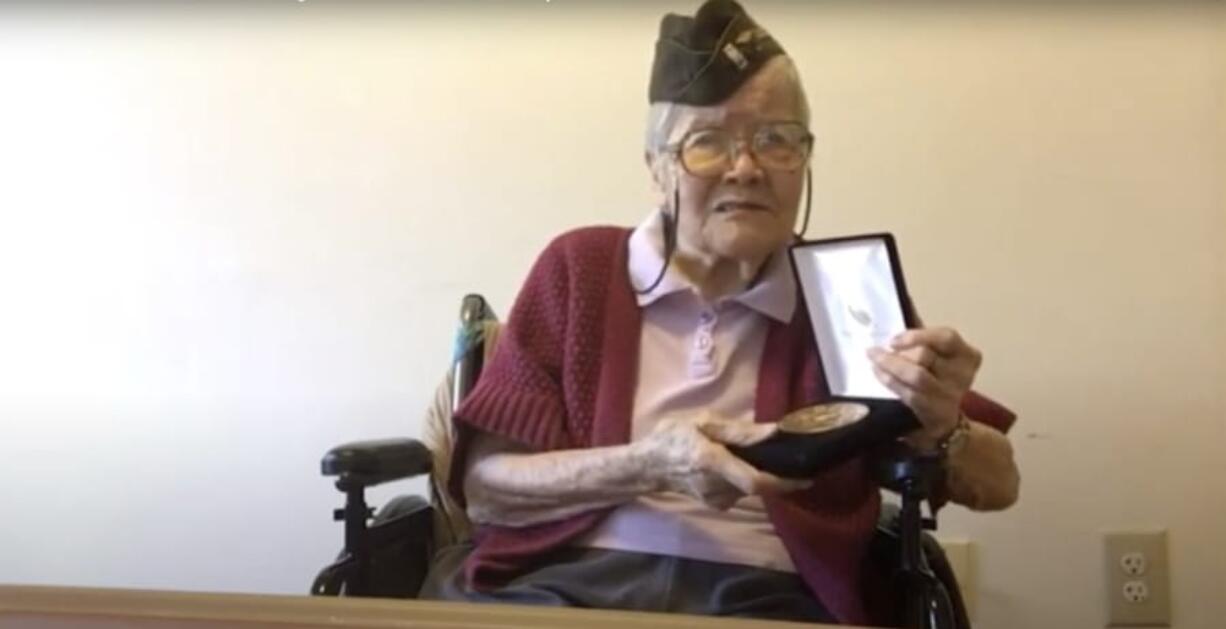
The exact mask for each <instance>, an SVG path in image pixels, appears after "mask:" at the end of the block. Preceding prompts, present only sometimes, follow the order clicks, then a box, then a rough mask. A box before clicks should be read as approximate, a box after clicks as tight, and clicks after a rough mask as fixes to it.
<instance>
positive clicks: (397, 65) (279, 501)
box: [0, 0, 1226, 629]
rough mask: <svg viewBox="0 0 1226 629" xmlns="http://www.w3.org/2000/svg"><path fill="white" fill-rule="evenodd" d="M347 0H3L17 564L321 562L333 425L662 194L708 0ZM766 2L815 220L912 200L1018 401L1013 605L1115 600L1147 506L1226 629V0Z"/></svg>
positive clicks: (889, 222)
mask: <svg viewBox="0 0 1226 629" xmlns="http://www.w3.org/2000/svg"><path fill="white" fill-rule="evenodd" d="M335 4H338V3H331V4H328V3H323V2H307V3H301V4H300V3H295V2H285V3H280V2H267V3H262V4H261V5H260V6H262V7H263V8H262V9H254V8H251V6H250V5H247V6H245V7H244V6H241V5H237V4H227V5H224V8H216V9H212V10H207V11H205V10H189V9H155V8H154V7H153V6H151V5H150V4H143V3H133V4H130V5H125V6H126V8H124V9H110V10H87V9H85V8H81V7H76V8H68V9H60V10H57V11H47V10H39V9H35V8H31V5H17V6H13V5H8V6H5V7H3V8H0V80H2V81H3V83H2V84H3V88H2V89H3V97H2V98H0V179H2V180H3V184H2V185H0V287H2V292H0V295H2V297H0V300H2V301H3V308H0V428H2V430H3V432H2V434H3V435H4V439H3V443H4V447H3V455H0V478H2V479H4V480H3V481H0V505H3V510H4V515H3V517H0V582H3V581H8V582H14V581H17V582H38V583H61V584H83V585H108V586H145V587H176V588H185V589H210V590H241V591H266V592H295V591H301V590H302V589H304V588H305V586H306V584H307V582H308V580H309V578H310V576H311V575H312V573H313V571H314V570H315V569H316V568H317V567H318V566H319V565H320V564H322V563H323V562H325V561H326V560H327V559H328V556H329V554H330V553H332V552H333V551H334V547H335V545H336V543H337V541H338V540H339V532H340V531H339V529H338V527H337V526H336V525H334V524H332V523H331V522H330V521H329V520H328V514H329V510H330V509H331V507H332V506H334V502H335V501H336V496H335V495H334V494H335V492H334V491H333V490H332V489H331V488H330V487H329V486H328V484H327V483H326V482H325V481H324V480H322V479H320V478H317V477H316V476H315V474H316V469H317V468H316V466H317V460H318V457H319V455H320V454H321V453H322V452H323V451H324V450H325V449H327V447H329V446H330V445H332V444H334V443H336V442H339V441H342V440H346V439H356V438H363V437H370V436H385V435H396V434H405V433H412V432H414V431H415V429H416V428H415V426H416V420H417V414H418V409H420V408H422V407H423V406H424V404H425V402H426V400H427V398H428V396H429V394H430V390H431V388H432V386H433V383H434V382H435V381H436V379H437V376H438V375H439V374H440V372H441V370H442V368H443V363H444V361H445V356H446V355H447V352H448V345H449V339H448V333H449V326H450V322H451V320H452V317H453V315H454V311H455V307H456V304H457V300H458V298H459V296H460V295H461V294H463V293H464V292H465V291H469V290H479V291H482V292H485V293H486V294H487V295H488V296H489V297H490V298H491V299H492V300H493V301H494V303H495V304H496V305H497V306H498V307H499V308H500V309H501V310H502V311H505V309H506V307H507V306H508V305H509V302H510V300H511V299H512V297H513V295H514V291H515V289H516V287H517V285H518V282H519V281H520V279H521V278H522V276H523V274H524V273H525V271H526V267H527V265H528V264H529V263H530V261H531V259H532V257H533V256H534V254H535V252H536V251H537V250H538V248H539V247H540V246H541V245H542V244H543V243H544V242H545V241H546V240H547V239H548V238H549V237H550V236H551V235H552V234H554V233H556V232H558V231H559V230H562V229H564V228H566V227H569V226H574V225H581V224H588V223H595V222H610V223H622V224H628V223H632V222H634V221H636V220H637V219H638V218H639V217H640V216H642V215H643V213H644V212H645V211H646V209H647V208H646V205H645V203H646V202H647V199H648V194H647V185H646V184H647V180H646V176H645V173H644V171H643V169H642V167H641V162H640V157H639V156H640V150H641V145H640V143H641V135H642V134H641V125H642V120H643V114H644V99H645V96H644V92H645V88H644V81H645V74H646V69H647V65H648V63H649V54H650V44H651V40H652V37H653V35H654V28H655V20H656V19H657V18H658V15H659V13H660V12H661V11H662V10H664V9H665V8H670V7H671V8H676V9H687V8H690V7H691V6H692V5H691V3H689V2H684V3H677V2H667V3H650V4H649V3H628V4H625V5H622V6H620V7H619V8H616V9H613V8H611V7H610V5H605V4H599V3H587V4H583V3H578V2H563V1H558V0H555V1H554V2H552V3H543V2H526V1H525V2H515V3H510V2H507V3H492V2H487V3H483V4H481V5H479V6H477V5H474V4H461V3H453V4H451V5H446V4H444V3H434V4H429V5H420V4H419V5H416V6H412V7H405V8H401V9H398V10H397V9H391V8H379V7H378V6H377V5H374V4H364V5H361V7H360V8H354V7H353V6H350V7H349V8H347V9H336V8H334V7H333V5H335ZM750 6H751V8H753V9H754V10H755V12H756V13H757V14H758V17H759V19H760V21H761V22H763V23H764V24H765V25H766V26H768V27H770V28H771V29H772V30H773V31H775V32H776V34H777V36H778V37H779V39H780V40H781V41H783V42H784V44H785V45H786V46H787V47H788V49H789V50H790V51H791V52H792V54H793V55H794V56H795V57H796V58H797V61H798V63H799V66H800V68H801V70H802V73H803V76H804V80H805V82H806V85H807V87H808V90H809V93H810V98H811V100H812V103H813V107H814V119H815V129H814V132H815V134H816V135H817V137H818V149H817V155H816V157H815V164H814V174H815V177H816V179H817V189H816V193H815V209H816V216H815V220H814V224H813V226H812V227H811V233H813V234H842V233H849V232H857V231H864V230H870V229H872V230H878V229H888V230H891V231H894V232H895V233H896V234H897V235H898V237H899V240H900V245H901V248H902V253H903V259H904V264H905V268H906V271H907V275H908V280H909V283H910V284H911V285H912V288H913V291H914V293H915V294H916V297H917V300H918V302H919V305H920V307H921V309H922V311H923V312H924V314H925V317H926V318H927V319H928V320H929V321H930V322H942V323H951V324H954V325H956V326H958V327H959V328H960V329H962V330H963V331H964V332H965V334H966V336H968V337H969V338H970V339H972V340H973V341H974V342H976V343H977V344H979V345H980V346H981V347H982V348H983V349H984V350H985V352H986V354H987V357H988V359H987V363H986V366H985V369H984V371H983V373H982V377H981V383H982V388H983V389H985V390H987V391H988V392H990V393H992V394H994V395H996V396H997V397H999V398H1001V399H1003V400H1006V401H1007V402H1009V403H1010V404H1011V405H1013V406H1014V407H1015V408H1016V409H1017V410H1018V411H1019V412H1020V413H1021V415H1022V423H1021V424H1019V426H1018V428H1017V430H1016V431H1015V433H1014V441H1015V443H1016V445H1017V450H1018V458H1019V460H1020V462H1021V465H1022V468H1023V475H1024V483H1023V497H1022V501H1021V503H1020V504H1019V505H1018V506H1017V507H1016V508H1015V509H1013V510H1012V511H1010V512H1007V513H1004V514H999V515H975V514H969V513H966V512H964V511H960V510H957V509H950V510H949V511H947V512H945V514H944V520H943V525H944V530H945V531H946V532H947V533H949V534H951V535H955V536H960V537H968V538H970V539H972V540H974V541H975V542H976V543H977V544H978V545H979V553H978V556H979V566H978V568H979V569H978V579H977V582H978V589H979V592H980V595H979V618H980V621H981V626H984V627H989V628H998V627H999V628H1004V629H1012V628H1016V629H1021V628H1029V627H1070V628H1073V627H1076V628H1089V627H1098V626H1101V625H1102V615H1101V608H1102V607H1103V604H1102V597H1103V594H1102V585H1101V575H1100V569H1101V568H1100V564H1101V559H1100V554H1099V553H1100V547H1101V543H1100V539H1099V533H1100V531H1101V530H1103V529H1110V528H1126V527H1131V526H1147V527H1148V526H1157V527H1165V528H1168V529H1169V530H1170V533H1171V561H1172V565H1173V579H1174V582H1173V586H1174V606H1175V614H1176V624H1175V626H1176V627H1180V628H1182V629H1202V628H1203V629H1209V628H1211V627H1217V626H1220V618H1221V617H1223V616H1226V602H1224V599H1223V597H1222V596H1221V591H1222V585H1221V583H1222V581H1223V579H1226V552H1224V551H1223V550H1222V548H1223V545H1222V544H1221V539H1220V536H1219V535H1218V533H1219V532H1220V531H1221V529H1222V526H1223V524H1226V464H1223V463H1222V462H1221V460H1222V459H1221V458H1220V451H1221V449H1222V444H1224V443H1226V399H1224V395H1226V394H1224V393H1223V390H1224V388H1223V382H1226V332H1223V327H1224V326H1226V254H1224V253H1223V250H1222V247H1221V242H1222V239H1223V237H1224V236H1226V183H1223V181H1224V177H1223V174H1226V43H1224V42H1226V24H1224V19H1226V17H1224V14H1223V12H1222V10H1211V9H1209V8H1206V6H1205V5H1170V4H1164V3H1152V4H1141V3H1137V4H1131V5H1129V6H1130V7H1131V8H1128V9H1108V8H1105V7H1104V6H1103V5H1093V6H1092V7H1091V8H1086V9H1081V10H1078V11H1071V10H1065V9H1059V8H1055V7H1053V6H1052V5H1044V6H1045V7H1046V8H1039V9H1034V8H1032V9H1025V10H1023V9H1019V8H1016V7H1015V8H1010V9H997V10H985V9H971V8H969V7H967V6H961V7H960V8H957V9H955V8H932V7H928V8H925V9H911V10H907V9H902V8H894V9H888V10H887V9H881V8H878V9H873V10H868V9H854V8H850V6H849V5H838V6H835V7H833V8H832V7H830V6H828V5H822V6H823V7H824V8H819V9H814V8H805V7H804V6H802V5H801V4H800V3H778V4H772V3H766V2H759V3H750ZM602 7H603V8H602ZM478 9H481V10H478ZM389 491H391V490H389ZM383 493H384V495H386V493H387V492H383Z"/></svg>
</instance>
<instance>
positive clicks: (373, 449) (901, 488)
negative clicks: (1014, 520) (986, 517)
mask: <svg viewBox="0 0 1226 629" xmlns="http://www.w3.org/2000/svg"><path fill="white" fill-rule="evenodd" d="M498 329H499V328H498V322H497V317H496V316H495V315H494V312H493V310H492V309H491V308H490V307H489V304H488V303H487V302H486V300H485V299H484V298H483V297H481V296H480V295H476V294H470V295H467V296H465V297H464V299H463V301H462V302H461V306H460V321H459V327H458V330H457V332H456V341H455V349H454V352H453V360H452V367H451V369H450V371H449V372H448V374H447V378H446V380H445V382H444V384H443V385H442V386H440V387H439V390H438V392H437V393H436V397H435V401H434V405H433V407H432V414H431V415H430V416H428V418H427V421H426V426H425V430H424V432H423V435H422V439H421V440H417V439H408V438H404V439H382V440H374V441H361V442H355V443H348V444H344V445H340V446H337V447H335V448H332V449H331V450H329V451H328V452H327V453H326V454H325V456H324V457H323V460H322V461H321V470H322V472H323V475H324V476H330V477H335V478H336V488H337V489H338V490H340V491H341V492H343V493H344V494H345V497H346V499H345V504H344V506H343V507H342V508H339V509H336V510H335V511H334V512H333V519H334V520H337V521H343V522H344V547H343V549H342V550H341V552H340V554H339V555H338V557H337V559H336V561H334V562H333V563H331V564H329V565H328V566H326V567H324V568H323V569H322V570H321V571H320V572H319V574H318V576H317V577H316V578H315V581H314V583H313V584H312V585H311V594H313V595H319V596H357V597H384V598H416V597H417V592H418V590H420V588H421V586H422V583H423V582H424V581H425V578H426V573H427V571H428V570H429V567H430V563H431V558H432V556H433V555H434V552H435V551H436V550H438V549H440V548H443V547H445V546H447V545H449V544H452V543H456V542H460V541H464V540H466V539H468V537H469V535H470V532H471V524H470V523H469V521H468V519H467V517H466V515H465V514H464V511H463V509H462V508H460V507H459V506H458V505H456V504H455V503H454V501H453V500H452V499H451V498H450V496H449V495H448V494H447V492H446V486H447V475H448V473H449V469H448V468H449V466H450V447H451V442H452V436H453V435H452V432H451V431H452V427H451V422H450V413H451V412H452V411H454V410H455V408H456V407H457V406H458V405H459V402H460V401H461V400H462V399H463V398H464V396H465V395H466V394H467V393H468V391H470V390H471V389H472V387H473V385H474V384H475V383H476V381H477V379H478V378H479V377H480V374H481V368H482V366H483V365H484V362H485V360H486V358H487V356H488V354H489V353H490V352H491V350H492V348H493V346H494V343H495V341H496V337H497V333H498ZM873 468H874V472H875V474H876V476H877V482H878V483H879V484H880V485H881V486H882V487H883V488H884V489H886V490H888V491H891V492H894V493H896V494H898V496H899V498H900V504H899V505H893V504H883V506H882V515H881V518H880V520H879V521H878V524H877V530H876V531H875V534H874V536H873V540H872V542H871V543H870V546H869V551H868V553H867V556H866V557H865V561H866V562H867V564H868V565H867V566H866V572H867V573H869V575H870V578H871V580H872V588H871V589H872V590H873V592H872V596H867V595H866V597H867V601H868V602H869V604H870V605H871V606H872V607H873V609H874V610H876V611H875V612H874V615H875V616H880V619H879V622H882V623H886V626H891V627H904V628H908V629H970V621H969V618H968V616H967V612H966V606H965V604H964V601H963V599H962V596H961V593H960V590H959V588H958V584H957V581H956V579H955V577H954V574H953V570H952V569H951V567H950V565H949V562H948V560H947V559H946V557H945V554H944V551H943V550H942V549H941V547H940V545H939V544H938V543H937V542H936V539H935V538H933V537H932V536H931V534H929V533H928V532H927V531H930V530H935V528H936V522H935V519H934V518H931V517H924V516H923V513H922V509H921V505H922V503H923V502H925V501H927V500H929V499H930V497H931V494H932V491H933V489H934V487H935V484H936V483H938V482H939V479H940V475H941V465H940V461H939V459H936V458H935V457H931V456H926V455H923V454H920V453H917V452H914V451H910V450H908V449H906V448H905V447H903V446H902V445H901V444H900V445H898V446H897V447H895V448H892V449H889V450H886V451H883V452H882V453H880V454H878V455H876V456H875V457H874V464H873ZM421 475H429V487H430V490H429V493H430V499H429V500H427V499H425V498H423V497H421V496H398V497H396V498H394V499H392V500H391V501H389V502H388V503H387V504H385V505H384V506H383V507H382V508H381V509H379V510H378V511H377V512H376V510H375V509H374V508H373V507H371V506H369V505H368V504H367V503H366V499H365V490H366V489H367V488H368V487H372V486H375V485H378V484H381V483H385V482H389V481H393V480H399V479H406V478H411V477H415V476H421Z"/></svg>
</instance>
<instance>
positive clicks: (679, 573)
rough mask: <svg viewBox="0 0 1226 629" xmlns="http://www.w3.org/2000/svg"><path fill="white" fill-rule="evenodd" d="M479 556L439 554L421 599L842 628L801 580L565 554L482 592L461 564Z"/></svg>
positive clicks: (458, 551)
mask: <svg viewBox="0 0 1226 629" xmlns="http://www.w3.org/2000/svg"><path fill="white" fill-rule="evenodd" d="M470 550H472V545H471V544H458V545H455V546H450V547H448V548H444V549H443V550H441V551H439V553H438V554H437V555H436V556H435V558H434V564H433V565H432V566H431V568H430V574H429V575H428V576H427V578H426V582H425V584H424V585H423V586H422V589H421V594H420V597H421V598H427V599H440V600H451V601H470V602H478V603H522V604H527V605H550V606H555V607H588V608H598V609H624V610H636V611H649V612H673V613H681V614H699V615H712V616H736V617H742V618H759V619H766V620H791V621H800V622H824V623H832V624H833V623H836V622H837V621H836V620H835V619H834V618H833V617H832V616H831V615H830V613H829V612H827V611H826V609H825V607H823V606H822V604H821V603H820V602H818V601H817V599H815V598H814V597H813V595H812V594H810V593H809V590H808V588H807V587H806V586H805V583H804V581H803V580H801V578H800V576H799V575H796V574H793V573H790V572H779V571H775V570H766V569H763V568H754V567H751V566H740V565H735V564H725V563H714V562H710V561H701V560H697V559H685V558H681V557H671V556H666V555H650V554H646V553H635V552H626V551H619V550H605V549H601V548H564V549H560V550H557V551H555V552H554V554H553V561H551V562H549V563H548V564H546V565H545V566H543V567H541V568H538V569H536V570H534V571H532V572H529V573H526V574H523V575H520V576H518V577H516V578H515V579H513V580H512V581H510V582H509V583H507V584H506V585H505V586H503V587H501V588H499V589H496V590H491V591H483V592H478V591H474V590H471V589H468V588H467V587H465V585H464V575H463V572H462V570H461V564H463V562H464V558H465V557H467V556H468V553H469V551H470Z"/></svg>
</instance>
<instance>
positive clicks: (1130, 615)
mask: <svg viewBox="0 0 1226 629" xmlns="http://www.w3.org/2000/svg"><path fill="white" fill-rule="evenodd" d="M1103 542H1104V544H1103V547H1104V550H1105V553H1104V558H1105V561H1104V562H1103V565H1104V569H1105V570H1106V573H1105V574H1104V575H1103V576H1104V577H1105V578H1104V581H1105V582H1106V584H1107V626H1108V627H1138V626H1145V627H1169V626H1170V625H1171V600H1170V598H1171V596H1170V592H1171V584H1170V567H1169V565H1168V563H1167V555H1166V531H1109V532H1107V533H1106V534H1105V535H1104V537H1103Z"/></svg>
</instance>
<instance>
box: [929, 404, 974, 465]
mask: <svg viewBox="0 0 1226 629" xmlns="http://www.w3.org/2000/svg"><path fill="white" fill-rule="evenodd" d="M970 434H971V421H970V420H969V419H967V417H966V415H965V414H963V413H959V414H958V423H956V424H954V427H953V429H952V430H950V431H949V432H948V433H946V434H945V436H944V437H941V438H940V440H938V441H937V444H936V451H937V452H938V453H939V454H941V455H942V456H951V455H954V454H957V453H958V452H959V451H961V450H962V448H964V447H966V440H967V437H969V436H970Z"/></svg>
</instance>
